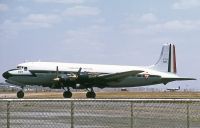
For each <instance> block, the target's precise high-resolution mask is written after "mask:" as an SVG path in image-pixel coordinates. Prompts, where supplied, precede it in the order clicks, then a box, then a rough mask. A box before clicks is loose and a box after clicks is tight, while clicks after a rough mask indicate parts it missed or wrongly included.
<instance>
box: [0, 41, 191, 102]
mask: <svg viewBox="0 0 200 128" xmlns="http://www.w3.org/2000/svg"><path fill="white" fill-rule="evenodd" d="M176 72H177V69H176V53H175V46H174V45H173V44H164V45H163V48H162V51H161V55H160V58H159V60H158V61H157V63H156V64H154V65H152V66H148V67H142V66H119V65H98V64H77V63H57V62H26V63H22V64H19V65H18V66H17V68H16V69H11V70H8V71H6V72H4V73H3V77H4V78H5V79H6V82H8V83H11V84H15V85H19V86H21V87H22V90H20V91H18V92H17V97H18V98H23V97H24V92H23V87H24V86H25V85H41V86H44V87H50V88H63V89H64V90H65V89H67V90H65V91H64V93H63V96H64V97H65V98H71V97H72V93H71V91H70V88H74V89H87V90H88V92H87V93H86V97H87V98H95V97H96V94H95V92H94V90H93V87H98V88H105V87H109V88H119V87H136V86H146V85H154V84H161V83H163V84H167V83H169V82H172V81H179V80H195V79H194V78H185V77H179V76H178V75H176Z"/></svg>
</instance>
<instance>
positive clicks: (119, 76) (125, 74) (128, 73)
mask: <svg viewBox="0 0 200 128" xmlns="http://www.w3.org/2000/svg"><path fill="white" fill-rule="evenodd" d="M141 72H144V71H142V70H132V71H126V72H119V73H113V74H108V75H103V76H99V78H104V79H107V80H110V79H112V80H113V79H122V78H125V77H128V76H135V75H137V74H138V73H141Z"/></svg>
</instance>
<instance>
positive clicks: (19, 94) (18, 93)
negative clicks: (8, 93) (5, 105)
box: [17, 90, 24, 98]
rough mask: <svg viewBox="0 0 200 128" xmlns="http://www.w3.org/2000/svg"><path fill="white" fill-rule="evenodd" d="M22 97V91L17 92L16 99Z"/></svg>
mask: <svg viewBox="0 0 200 128" xmlns="http://www.w3.org/2000/svg"><path fill="white" fill-rule="evenodd" d="M23 97H24V92H23V91H22V90H20V91H18V92H17V98H23Z"/></svg>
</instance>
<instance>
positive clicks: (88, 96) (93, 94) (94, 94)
mask: <svg viewBox="0 0 200 128" xmlns="http://www.w3.org/2000/svg"><path fill="white" fill-rule="evenodd" d="M86 97H87V98H96V93H95V92H87V93H86Z"/></svg>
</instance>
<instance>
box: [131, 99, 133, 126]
mask: <svg viewBox="0 0 200 128" xmlns="http://www.w3.org/2000/svg"><path fill="white" fill-rule="evenodd" d="M131 128H133V101H131Z"/></svg>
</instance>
